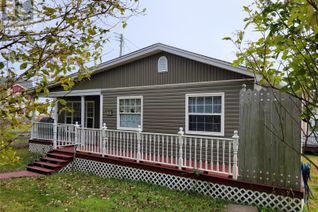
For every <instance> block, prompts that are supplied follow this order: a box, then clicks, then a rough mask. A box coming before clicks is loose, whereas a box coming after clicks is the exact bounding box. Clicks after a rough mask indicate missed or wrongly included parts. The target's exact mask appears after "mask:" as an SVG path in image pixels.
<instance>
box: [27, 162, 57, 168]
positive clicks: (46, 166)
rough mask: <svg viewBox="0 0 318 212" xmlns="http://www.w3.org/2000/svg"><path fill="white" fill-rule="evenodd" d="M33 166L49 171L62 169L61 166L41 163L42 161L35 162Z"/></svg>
mask: <svg viewBox="0 0 318 212" xmlns="http://www.w3.org/2000/svg"><path fill="white" fill-rule="evenodd" d="M33 165H35V166H40V167H44V168H50V169H57V168H62V165H61V164H56V163H50V162H43V161H36V162H34V163H33Z"/></svg>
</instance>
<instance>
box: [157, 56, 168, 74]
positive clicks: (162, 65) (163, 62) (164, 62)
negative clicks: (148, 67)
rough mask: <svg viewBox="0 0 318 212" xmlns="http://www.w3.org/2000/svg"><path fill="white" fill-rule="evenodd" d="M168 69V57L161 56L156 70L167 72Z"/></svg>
mask: <svg viewBox="0 0 318 212" xmlns="http://www.w3.org/2000/svg"><path fill="white" fill-rule="evenodd" d="M167 71H168V59H167V57H165V56H161V57H160V58H159V60H158V72H159V73H161V72H167Z"/></svg>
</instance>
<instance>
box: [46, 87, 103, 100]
mask: <svg viewBox="0 0 318 212" xmlns="http://www.w3.org/2000/svg"><path fill="white" fill-rule="evenodd" d="M95 95H101V89H87V90H71V91H57V92H50V93H49V96H48V98H55V97H68V96H95ZM41 97H44V96H43V95H41Z"/></svg>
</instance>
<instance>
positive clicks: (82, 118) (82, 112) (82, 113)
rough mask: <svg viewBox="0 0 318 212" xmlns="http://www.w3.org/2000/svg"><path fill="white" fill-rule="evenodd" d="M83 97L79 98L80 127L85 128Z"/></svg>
mask: <svg viewBox="0 0 318 212" xmlns="http://www.w3.org/2000/svg"><path fill="white" fill-rule="evenodd" d="M84 123H85V96H81V127H85V125H84Z"/></svg>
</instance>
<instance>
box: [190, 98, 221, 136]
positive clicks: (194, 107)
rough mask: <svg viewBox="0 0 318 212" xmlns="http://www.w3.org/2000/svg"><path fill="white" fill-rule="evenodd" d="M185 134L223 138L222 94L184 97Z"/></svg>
mask: <svg viewBox="0 0 318 212" xmlns="http://www.w3.org/2000/svg"><path fill="white" fill-rule="evenodd" d="M186 133H189V134H202V135H216V136H224V93H210V94H187V95H186Z"/></svg>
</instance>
